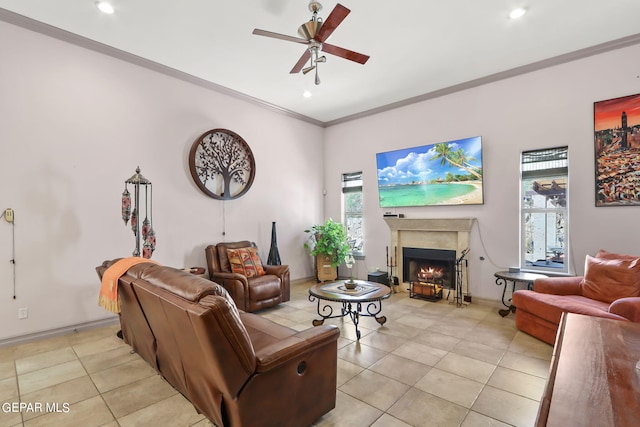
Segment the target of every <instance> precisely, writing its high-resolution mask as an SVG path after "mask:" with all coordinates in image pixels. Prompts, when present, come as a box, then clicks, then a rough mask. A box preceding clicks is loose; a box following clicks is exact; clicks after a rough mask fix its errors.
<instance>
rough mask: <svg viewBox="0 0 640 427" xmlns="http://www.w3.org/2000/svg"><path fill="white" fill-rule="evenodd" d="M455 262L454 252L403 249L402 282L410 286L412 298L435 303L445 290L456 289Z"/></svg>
mask: <svg viewBox="0 0 640 427" xmlns="http://www.w3.org/2000/svg"><path fill="white" fill-rule="evenodd" d="M455 262H456V251H454V250H447V249H430V248H402V265H403V271H402V281H403V282H405V283H408V284H409V293H410V297H411V298H424V299H428V300H431V301H435V300H439V299H441V298H442V290H443V289H455V287H456V275H455Z"/></svg>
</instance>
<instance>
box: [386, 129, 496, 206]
mask: <svg viewBox="0 0 640 427" xmlns="http://www.w3.org/2000/svg"><path fill="white" fill-rule="evenodd" d="M376 164H377V167H378V196H379V198H380V207H382V208H393V207H400V206H433V205H481V204H483V203H484V195H483V186H482V137H480V136H474V137H471V138H465V139H458V140H455V141H447V142H439V143H437V144H430V145H422V146H420V147H414V148H405V149H401V150H395V151H388V152H386V153H378V154H376Z"/></svg>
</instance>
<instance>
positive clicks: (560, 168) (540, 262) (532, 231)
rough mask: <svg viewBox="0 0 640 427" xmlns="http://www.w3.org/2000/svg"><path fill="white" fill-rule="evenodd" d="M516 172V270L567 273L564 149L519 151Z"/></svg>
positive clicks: (566, 192) (566, 200)
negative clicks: (518, 190) (518, 195)
mask: <svg viewBox="0 0 640 427" xmlns="http://www.w3.org/2000/svg"><path fill="white" fill-rule="evenodd" d="M520 172H521V178H520V184H521V187H520V188H521V196H522V197H521V199H520V200H521V201H520V225H521V231H520V246H521V255H520V268H522V269H524V270H534V271H535V270H537V271H549V272H558V273H568V272H569V270H568V264H569V263H568V260H569V254H568V252H567V250H568V232H569V216H568V214H567V213H568V197H567V194H568V189H569V179H568V178H569V165H568V147H566V146H564V147H555V148H546V149H543V150H532V151H524V152H522V155H521V161H520Z"/></svg>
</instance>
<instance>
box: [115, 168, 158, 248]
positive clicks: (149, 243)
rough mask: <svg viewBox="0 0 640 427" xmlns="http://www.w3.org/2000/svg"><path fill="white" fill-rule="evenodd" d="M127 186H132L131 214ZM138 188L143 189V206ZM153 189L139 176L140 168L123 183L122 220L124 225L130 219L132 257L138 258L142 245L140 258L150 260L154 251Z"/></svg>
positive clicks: (148, 182)
mask: <svg viewBox="0 0 640 427" xmlns="http://www.w3.org/2000/svg"><path fill="white" fill-rule="evenodd" d="M127 184H133V212H132V211H131V194H130V193H129V188H128V187H127ZM140 186H143V187H144V204H143V205H141V204H140ZM152 204H153V188H152V186H151V181H149V180H148V179H147V178H145V177H144V176H142V174H140V166H138V167H137V168H136V173H135V175H133V176H132V177H131V178H129V179H127V180H126V181H125V182H124V191H123V192H122V219H123V220H124V223H125V225H126V224H127V223H128V222H129V219H131V230H132V231H133V235H134V236H135V239H136V248H135V250H134V251H133V256H140V245H141V244H142V257H143V258H147V259H148V258H151V255H152V254H153V251H154V250H155V249H156V232H155V231H154V230H153V225H152V222H153V215H152ZM142 208H144V220H143V221H142V227H140V218H142V211H141V209H142Z"/></svg>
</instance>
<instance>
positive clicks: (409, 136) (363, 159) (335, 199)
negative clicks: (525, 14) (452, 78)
mask: <svg viewBox="0 0 640 427" xmlns="http://www.w3.org/2000/svg"><path fill="white" fill-rule="evenodd" d="M638 57H640V46H637V45H636V46H633V47H629V48H625V49H620V50H617V51H612V52H609V53H605V54H601V55H597V56H593V57H589V58H586V59H582V60H579V61H575V62H571V63H567V64H563V65H559V66H555V67H551V68H547V69H544V70H541V71H537V72H532V73H529V74H524V75H521V76H518V77H513V78H510V79H506V80H502V81H499V82H496V83H491V84H487V85H484V86H480V87H476V88H473V89H469V90H465V91H462V92H458V93H454V94H452V95H448V96H444V97H441V98H436V99H432V100H429V101H425V102H421V103H418V104H413V105H410V106H407V107H403V108H398V109H396V110H392V111H388V112H385V113H381V114H377V115H375V116H370V117H366V118H362V119H359V120H354V121H351V122H347V123H343V124H340V125H337V126H333V127H330V128H328V129H327V132H326V137H325V150H326V151H325V156H326V158H331V159H333V160H332V162H328V163H327V164H326V167H325V186H326V187H327V197H326V203H325V214H326V215H327V216H333V217H334V218H335V217H339V213H340V203H341V198H340V187H339V180H340V174H341V173H344V172H353V171H359V170H362V171H363V179H364V192H365V194H364V195H365V221H366V226H365V227H366V240H367V243H366V245H367V247H366V255H367V256H366V259H365V261H361V262H359V264H358V266H357V270H358V273H359V276H360V277H366V272H367V271H371V270H374V269H375V268H376V267H382V268H383V269H384V265H385V263H386V262H385V246H387V245H389V237H390V232H389V228H388V227H387V225H386V224H385V222H384V221H383V219H382V215H383V213H384V212H385V211H387V210H389V209H382V208H380V207H379V204H378V193H377V176H376V163H375V161H376V159H375V154H376V153H379V152H384V151H390V150H394V149H398V148H408V147H415V146H419V145H424V144H432V143H437V142H442V141H448V140H454V139H459V138H465V137H471V136H476V135H481V136H482V138H483V160H484V165H483V166H484V181H485V182H484V191H485V203H484V205H477V206H449V207H445V206H437V207H411V208H397V209H395V212H396V213H403V214H405V216H406V217H407V218H458V217H476V218H478V223H477V224H476V226H474V229H473V231H472V233H471V253H470V256H469V258H468V259H469V269H470V284H469V287H470V291H471V294H472V296H477V297H481V298H487V299H492V300H498V299H500V294H501V289H502V288H499V287H497V286H496V285H495V278H494V277H493V273H494V272H495V271H497V270H501V269H505V268H507V267H509V266H517V265H518V264H519V237H518V236H519V182H518V179H519V162H520V153H521V152H522V151H523V150H530V149H538V148H544V147H553V146H560V145H568V146H569V181H570V183H569V185H570V192H569V203H570V233H571V248H572V253H573V257H572V265H571V271H572V272H576V273H578V274H581V273H582V272H583V269H584V265H583V264H584V259H585V255H586V254H595V252H597V251H598V249H600V248H603V249H607V250H610V251H613V252H618V251H619V252H626V253H636V254H638V253H640V245H639V244H638V237H639V236H640V228H639V227H638V226H637V224H638V218H639V208H638V207H606V208H605V207H601V208H595V207H594V206H595V199H594V151H593V103H594V102H596V101H601V100H605V99H610V98H615V97H619V96H625V95H631V94H634V93H640V79H639V78H638V71H639V70H638V61H637V58H638ZM480 232H481V235H482V239H483V241H484V247H483V246H482V244H481V240H480V234H479V233H480ZM481 256H483V257H485V261H480V257H481ZM354 269H355V268H354Z"/></svg>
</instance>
